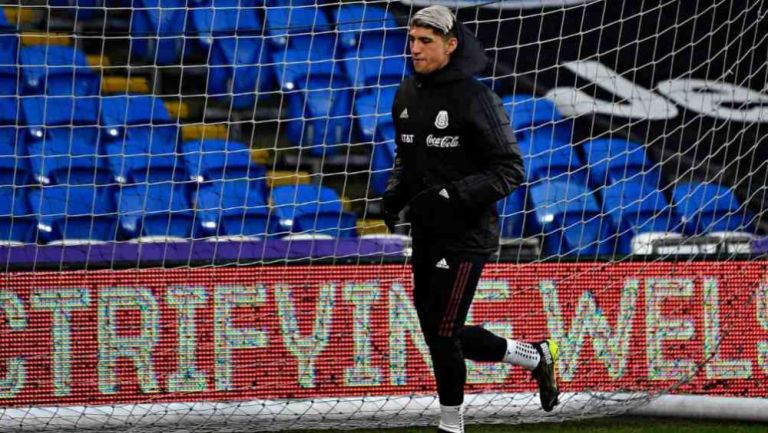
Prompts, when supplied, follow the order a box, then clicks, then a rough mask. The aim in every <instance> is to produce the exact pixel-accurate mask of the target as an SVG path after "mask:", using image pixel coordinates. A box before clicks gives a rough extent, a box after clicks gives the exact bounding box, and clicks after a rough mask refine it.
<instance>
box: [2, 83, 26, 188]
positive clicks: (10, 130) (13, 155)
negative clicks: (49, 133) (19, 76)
mask: <svg viewBox="0 0 768 433" xmlns="http://www.w3.org/2000/svg"><path fill="white" fill-rule="evenodd" d="M19 102H20V99H19V98H17V97H15V96H3V95H0V185H14V184H15V185H24V184H27V183H29V182H30V181H31V180H32V177H31V176H32V172H31V168H30V166H29V158H27V157H25V156H23V155H20V153H21V152H19V151H18V150H19V149H18V147H17V142H18V137H19V135H20V133H21V132H22V131H23V129H22V128H23V126H21V125H22V124H23V122H22V120H23V119H20V116H19V110H18V104H19Z"/></svg>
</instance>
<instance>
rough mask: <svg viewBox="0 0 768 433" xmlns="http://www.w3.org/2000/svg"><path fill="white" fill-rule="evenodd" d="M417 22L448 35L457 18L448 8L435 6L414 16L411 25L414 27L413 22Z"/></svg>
mask: <svg viewBox="0 0 768 433" xmlns="http://www.w3.org/2000/svg"><path fill="white" fill-rule="evenodd" d="M416 20H418V21H420V22H421V23H423V24H426V25H428V26H429V27H434V28H436V29H437V30H439V31H441V32H442V33H443V34H446V33H448V32H449V31H451V29H452V28H453V24H454V22H455V21H456V17H454V16H453V13H451V10H450V9H448V8H447V7H445V6H441V5H434V6H429V7H426V8H424V9H421V10H420V11H418V12H416V13H415V14H413V17H411V22H410V24H411V25H413V22H414V21H416Z"/></svg>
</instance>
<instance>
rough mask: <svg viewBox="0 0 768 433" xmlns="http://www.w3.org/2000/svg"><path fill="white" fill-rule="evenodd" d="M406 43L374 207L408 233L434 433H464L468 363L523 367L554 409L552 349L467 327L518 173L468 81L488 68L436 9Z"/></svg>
mask: <svg viewBox="0 0 768 433" xmlns="http://www.w3.org/2000/svg"><path fill="white" fill-rule="evenodd" d="M408 41H409V42H408V43H409V46H410V51H411V56H412V60H413V69H414V70H415V72H416V73H415V74H414V75H413V76H410V77H408V78H406V79H405V80H403V82H402V83H401V84H400V87H399V88H398V91H397V95H396V97H395V101H394V103H393V107H392V117H393V119H394V121H395V130H396V132H395V134H396V135H395V138H396V144H397V156H396V158H395V166H394V169H393V172H392V175H391V177H390V180H389V183H388V185H387V189H386V191H385V192H384V194H383V197H382V205H383V211H384V216H385V221H387V225H388V226H389V227H390V230H393V227H394V225H395V223H396V221H397V220H398V214H399V213H400V211H401V210H402V209H404V208H407V211H406V219H407V220H408V221H409V222H410V223H411V226H412V233H411V234H412V238H413V256H412V259H413V260H412V266H413V280H414V294H413V297H414V303H415V306H416V310H417V312H418V316H419V321H420V325H421V329H422V332H423V334H424V338H425V340H426V342H427V345H428V346H429V350H430V355H431V358H432V363H433V365H434V374H435V381H436V382H437V392H438V396H439V399H440V409H441V416H440V424H439V427H438V432H450V433H463V429H464V427H463V424H464V423H463V416H462V403H463V401H464V383H465V381H466V366H465V363H464V359H465V358H467V359H472V360H476V361H496V362H507V363H510V364H514V365H519V366H522V367H524V368H527V369H529V370H531V371H532V375H533V377H534V378H535V379H536V382H537V384H538V388H539V394H540V399H541V405H542V407H543V409H544V410H545V411H551V410H552V408H553V407H554V406H555V405H557V404H558V394H559V390H558V386H557V382H556V373H555V368H556V362H557V352H558V347H557V344H556V343H555V342H554V341H553V340H551V339H548V340H544V341H540V342H536V343H525V342H520V341H514V340H509V339H505V338H502V337H499V336H497V335H495V334H493V333H491V332H490V331H488V330H486V329H484V328H482V327H480V326H465V325H464V322H465V321H466V317H467V312H468V311H469V307H470V304H471V303H472V298H473V296H474V293H475V288H476V287H477V283H478V281H479V279H480V274H481V272H482V270H483V266H484V265H485V262H486V261H487V260H488V258H489V257H490V254H491V253H492V252H494V251H495V250H496V249H497V247H498V242H499V225H498V215H497V213H496V202H497V201H498V200H499V199H502V198H504V197H506V196H507V195H509V194H510V193H511V192H512V191H513V190H514V189H515V188H516V187H517V186H518V185H520V183H521V182H522V181H523V175H524V173H523V162H522V158H521V156H520V151H519V149H518V147H517V143H516V142H515V139H514V136H513V134H512V131H511V129H510V126H509V118H508V117H507V115H506V112H505V111H504V107H503V105H502V102H501V100H500V99H499V97H498V96H497V95H496V94H495V93H493V91H491V90H490V89H489V88H488V87H486V86H485V85H483V84H482V83H480V82H478V81H477V80H476V79H475V78H473V75H474V74H477V73H479V72H481V71H482V70H483V69H484V68H485V66H486V63H487V58H486V56H485V53H484V50H483V47H482V45H481V43H480V42H479V41H478V40H477V39H476V38H475V37H474V35H473V34H472V33H471V32H470V31H469V30H468V29H467V28H466V27H465V26H464V25H463V24H462V23H460V22H458V21H457V20H456V18H455V17H454V15H453V14H452V13H451V11H450V10H449V9H448V8H446V7H444V6H430V7H427V8H424V9H421V10H420V11H418V12H416V13H415V14H414V15H413V17H412V18H411V21H410V23H409V31H408Z"/></svg>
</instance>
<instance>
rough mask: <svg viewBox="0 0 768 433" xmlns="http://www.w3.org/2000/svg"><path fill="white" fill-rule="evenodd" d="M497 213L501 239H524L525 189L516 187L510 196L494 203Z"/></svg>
mask: <svg viewBox="0 0 768 433" xmlns="http://www.w3.org/2000/svg"><path fill="white" fill-rule="evenodd" d="M496 211H497V212H498V213H499V228H500V230H501V237H502V238H508V239H521V238H524V237H525V220H526V218H525V188H524V187H522V186H521V187H518V188H517V189H516V190H515V191H513V192H512V194H510V195H508V196H507V197H505V198H503V199H501V200H499V201H498V202H496Z"/></svg>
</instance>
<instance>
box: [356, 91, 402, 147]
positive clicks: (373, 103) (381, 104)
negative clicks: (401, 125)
mask: <svg viewBox="0 0 768 433" xmlns="http://www.w3.org/2000/svg"><path fill="white" fill-rule="evenodd" d="M396 93H397V87H395V86H388V87H377V88H373V89H371V90H369V91H361V92H358V93H357V94H356V95H355V103H354V113H355V120H356V122H357V130H358V134H359V136H360V139H361V140H362V141H374V140H375V139H376V129H377V126H378V125H379V123H383V124H391V123H392V103H393V102H394V100H395V94H396Z"/></svg>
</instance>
